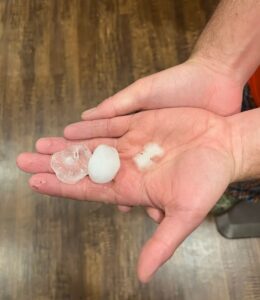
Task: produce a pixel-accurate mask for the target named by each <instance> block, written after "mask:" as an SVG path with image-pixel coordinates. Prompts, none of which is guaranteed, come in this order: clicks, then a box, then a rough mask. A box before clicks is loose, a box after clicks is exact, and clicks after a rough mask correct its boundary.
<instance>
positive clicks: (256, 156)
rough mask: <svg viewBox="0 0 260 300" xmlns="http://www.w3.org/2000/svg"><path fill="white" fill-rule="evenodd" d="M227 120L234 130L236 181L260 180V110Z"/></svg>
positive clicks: (240, 114) (237, 115)
mask: <svg viewBox="0 0 260 300" xmlns="http://www.w3.org/2000/svg"><path fill="white" fill-rule="evenodd" d="M227 120H228V122H230V125H231V128H232V130H231V132H232V143H233V153H234V161H235V165H236V168H235V169H236V170H235V173H236V174H235V176H234V179H235V181H241V180H248V179H257V178H260V108H257V109H253V110H250V111H246V112H243V113H239V114H236V115H233V116H231V117H228V118H227Z"/></svg>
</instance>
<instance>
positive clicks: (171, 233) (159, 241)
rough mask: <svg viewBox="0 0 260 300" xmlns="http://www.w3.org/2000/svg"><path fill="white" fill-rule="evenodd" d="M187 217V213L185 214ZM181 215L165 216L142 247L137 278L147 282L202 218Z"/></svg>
mask: <svg viewBox="0 0 260 300" xmlns="http://www.w3.org/2000/svg"><path fill="white" fill-rule="evenodd" d="M187 214H188V215H189V212H188V213H187ZM182 215H183V216H184V214H183V213H181V214H180V215H178V214H176V216H166V217H165V218H164V220H163V221H162V223H161V224H160V225H159V227H158V228H157V230H156V231H155V233H154V235H153V236H152V237H151V239H150V240H149V241H148V242H147V243H146V244H145V246H144V247H143V249H142V251H141V254H140V257H139V261H138V267H137V272H138V277H139V279H140V281H141V282H144V283H145V282H148V281H149V280H150V279H151V277H152V276H153V274H154V273H155V272H156V271H157V270H158V269H159V267H160V266H161V265H163V264H164V263H165V262H166V261H167V260H168V259H169V258H170V257H171V256H172V255H173V253H174V251H175V250H176V249H177V247H178V246H179V245H180V244H181V243H182V242H183V241H184V239H185V238H186V237H187V236H188V235H189V234H190V233H191V232H192V231H193V230H194V229H195V228H196V227H197V226H198V225H199V224H200V223H201V221H202V220H203V217H202V216H201V217H199V218H198V217H197V216H195V218H194V216H192V215H190V216H188V218H187V216H186V217H185V219H186V221H185V219H184V218H182Z"/></svg>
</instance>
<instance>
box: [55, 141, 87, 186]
mask: <svg viewBox="0 0 260 300" xmlns="http://www.w3.org/2000/svg"><path fill="white" fill-rule="evenodd" d="M90 156H91V151H90V150H89V149H88V148H87V147H85V146H84V145H81V144H79V145H73V146H70V147H68V148H66V149H65V150H63V151H60V152H56V153H54V154H53V155H52V157H51V167H52V169H53V171H54V172H55V174H56V176H57V178H58V179H59V180H60V181H61V182H63V183H67V184H75V183H77V182H78V181H80V180H81V179H83V178H84V177H85V176H86V175H88V162H89V159H90Z"/></svg>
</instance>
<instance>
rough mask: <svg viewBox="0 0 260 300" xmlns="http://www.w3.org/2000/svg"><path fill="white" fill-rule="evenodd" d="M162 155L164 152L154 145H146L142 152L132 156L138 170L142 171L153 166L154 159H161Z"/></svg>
mask: <svg viewBox="0 0 260 300" xmlns="http://www.w3.org/2000/svg"><path fill="white" fill-rule="evenodd" d="M163 154H164V150H163V148H162V147H161V146H159V145H158V144H156V143H148V144H146V145H145V146H144V149H143V151H141V152H139V153H137V154H136V155H135V156H134V162H135V163H136V165H137V167H138V169H139V170H141V171H144V170H147V169H149V168H150V167H151V166H152V165H153V164H154V162H153V160H152V159H153V158H154V157H161V156H163Z"/></svg>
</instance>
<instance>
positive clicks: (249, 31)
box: [192, 0, 260, 84]
mask: <svg viewBox="0 0 260 300" xmlns="http://www.w3.org/2000/svg"><path fill="white" fill-rule="evenodd" d="M192 57H197V58H199V59H202V60H204V59H206V60H208V61H210V67H212V68H214V69H217V70H218V71H220V72H223V73H225V74H227V75H230V74H231V75H232V76H233V77H234V79H235V80H237V81H239V82H240V83H242V84H245V83H246V81H247V80H248V79H249V77H250V75H251V74H252V73H253V72H254V70H255V69H256V68H257V66H258V65H259V64H260V0H222V1H221V2H220V4H219V6H218V7H217V9H216V11H215V13H214V15H213V16H212V18H211V20H210V21H209V23H208V24H207V26H206V28H205V29H204V31H203V32H202V34H201V36H200V38H199V40H198V42H197V44H196V46H195V48H194V51H193V55H192Z"/></svg>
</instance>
